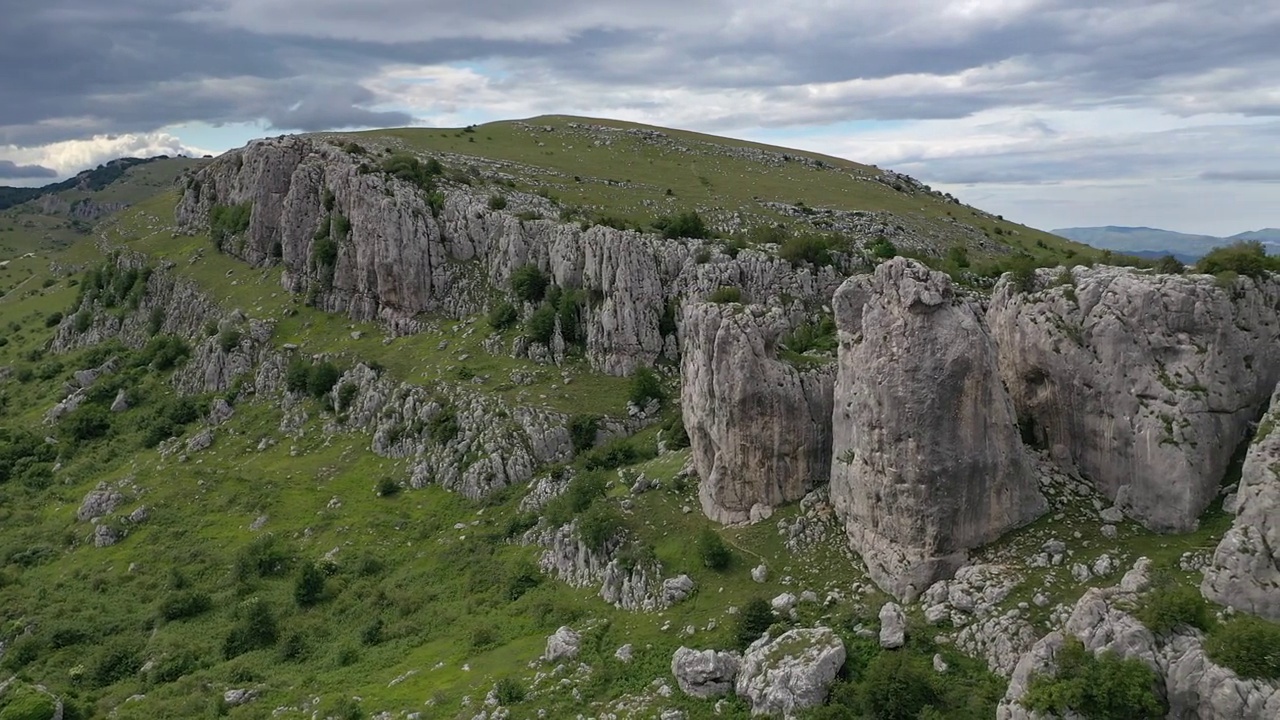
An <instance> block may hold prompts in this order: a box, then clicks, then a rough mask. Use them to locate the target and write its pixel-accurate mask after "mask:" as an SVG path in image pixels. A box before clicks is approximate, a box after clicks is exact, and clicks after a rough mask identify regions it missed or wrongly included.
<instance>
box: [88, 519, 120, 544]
mask: <svg viewBox="0 0 1280 720" xmlns="http://www.w3.org/2000/svg"><path fill="white" fill-rule="evenodd" d="M118 542H120V533H118V532H116V531H115V528H112V527H111V526H110V525H107V524H106V523H102V524H100V525H98V526H97V527H95V528H94V529H93V546H94V547H100V548H104V547H111V546H112V545H115V544H116V543H118Z"/></svg>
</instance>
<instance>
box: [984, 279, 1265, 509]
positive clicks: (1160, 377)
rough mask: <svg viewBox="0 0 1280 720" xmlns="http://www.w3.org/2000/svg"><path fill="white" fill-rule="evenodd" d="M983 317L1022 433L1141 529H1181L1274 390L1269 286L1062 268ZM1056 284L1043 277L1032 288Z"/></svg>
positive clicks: (1014, 291)
mask: <svg viewBox="0 0 1280 720" xmlns="http://www.w3.org/2000/svg"><path fill="white" fill-rule="evenodd" d="M1072 273H1073V281H1072V284H1070V285H1066V284H1058V285H1055V286H1053V287H1047V288H1045V289H1042V290H1038V291H1034V292H1030V293H1027V292H1021V291H1020V290H1019V289H1018V288H1017V287H1015V285H1014V284H1013V283H1012V282H1011V281H1010V280H1008V279H1005V280H1002V281H1001V282H1000V283H999V284H998V285H997V286H996V290H995V293H994V296H993V297H992V299H991V306H990V309H989V311H988V314H987V319H988V322H989V323H990V325H991V332H992V336H993V337H994V338H995V341H996V344H997V346H998V347H999V354H1000V372H1001V375H1002V377H1003V378H1004V382H1005V385H1006V386H1008V388H1009V392H1010V394H1011V395H1012V396H1013V401H1014V405H1015V407H1016V408H1017V412H1018V417H1019V419H1020V420H1021V422H1022V423H1023V426H1024V428H1026V429H1027V430H1028V431H1029V432H1032V433H1034V434H1035V436H1036V437H1037V438H1038V440H1039V441H1040V442H1042V443H1044V444H1045V445H1046V446H1047V447H1048V449H1049V450H1050V452H1051V453H1052V454H1053V456H1054V458H1055V459H1056V460H1057V461H1059V462H1061V463H1063V464H1065V465H1068V466H1070V465H1074V466H1075V468H1077V469H1078V470H1079V472H1080V474H1082V475H1083V476H1085V477H1087V478H1089V479H1090V480H1092V481H1093V482H1094V483H1095V484H1096V485H1097V487H1098V489H1099V491H1100V492H1102V493H1103V494H1104V495H1106V496H1107V497H1109V498H1112V499H1113V500H1115V501H1116V503H1117V505H1119V506H1120V507H1121V509H1122V510H1124V512H1125V513H1126V514H1128V515H1130V516H1131V517H1133V518H1134V519H1136V520H1138V521H1140V522H1141V523H1143V524H1144V525H1146V526H1147V527H1148V528H1151V529H1154V530H1160V531H1174V532H1186V531H1189V530H1191V529H1193V528H1194V527H1195V525H1196V518H1198V517H1199V516H1200V514H1201V513H1202V512H1203V511H1204V509H1205V508H1206V507H1208V505H1209V503H1210V501H1211V500H1212V499H1213V497H1214V495H1215V493H1216V491H1217V487H1218V484H1219V482H1220V481H1221V479H1222V476H1223V473H1224V472H1225V470H1226V468H1227V465H1228V464H1229V463H1230V459H1231V456H1232V453H1233V452H1234V451H1235V449H1236V447H1237V446H1238V445H1239V444H1240V442H1241V441H1242V440H1243V439H1244V438H1245V435H1246V433H1247V428H1248V425H1249V423H1250V422H1252V421H1254V420H1256V419H1257V418H1258V415H1259V414H1260V413H1261V411H1262V408H1263V406H1264V404H1265V403H1266V401H1267V398H1268V397H1269V396H1270V394H1271V391H1272V390H1273V389H1274V388H1275V385H1276V382H1277V380H1280V353H1277V352H1276V351H1275V348H1276V342H1277V339H1278V338H1280V326H1278V324H1277V319H1276V306H1277V299H1278V298H1280V285H1278V284H1277V281H1276V280H1275V279H1270V280H1264V281H1254V280H1251V279H1249V278H1241V279H1239V280H1237V281H1236V282H1235V285H1234V287H1232V288H1223V287H1220V286H1219V285H1218V284H1217V283H1216V282H1215V280H1214V278H1212V277H1209V276H1207V275H1191V276H1181V275H1154V274H1150V273H1148V272H1141V271H1136V270H1132V269H1128V268H1112V267H1096V268H1075V269H1073V270H1072ZM1053 277H1058V276H1057V275H1055V272H1054V271H1050V270H1042V271H1040V273H1039V275H1038V276H1037V283H1038V287H1044V286H1046V285H1049V284H1051V281H1050V278H1053Z"/></svg>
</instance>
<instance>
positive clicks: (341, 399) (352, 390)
mask: <svg viewBox="0 0 1280 720" xmlns="http://www.w3.org/2000/svg"><path fill="white" fill-rule="evenodd" d="M358 392H360V387H359V386H358V385H356V384H355V383H342V385H341V386H340V387H338V404H337V405H336V408H337V410H338V411H339V412H342V411H344V410H346V409H348V408H350V407H351V402H352V401H353V400H355V399H356V393H358Z"/></svg>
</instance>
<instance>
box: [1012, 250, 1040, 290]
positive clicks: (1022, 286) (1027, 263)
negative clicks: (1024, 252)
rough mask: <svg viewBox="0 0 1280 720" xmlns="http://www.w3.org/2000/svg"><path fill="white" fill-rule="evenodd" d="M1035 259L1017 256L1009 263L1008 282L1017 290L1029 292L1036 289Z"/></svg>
mask: <svg viewBox="0 0 1280 720" xmlns="http://www.w3.org/2000/svg"><path fill="white" fill-rule="evenodd" d="M1036 269H1037V265H1036V262H1035V260H1033V259H1032V258H1030V257H1018V258H1014V260H1013V261H1012V262H1011V263H1010V264H1009V273H1010V282H1011V283H1012V284H1013V287H1014V288H1016V289H1017V290H1018V292H1024V293H1029V292H1033V291H1034V290H1035V289H1036Z"/></svg>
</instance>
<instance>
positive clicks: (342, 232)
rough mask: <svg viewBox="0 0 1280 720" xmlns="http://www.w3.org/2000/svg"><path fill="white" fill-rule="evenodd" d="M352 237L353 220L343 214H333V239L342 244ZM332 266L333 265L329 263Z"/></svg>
mask: <svg viewBox="0 0 1280 720" xmlns="http://www.w3.org/2000/svg"><path fill="white" fill-rule="evenodd" d="M350 235H351V220H350V219H348V218H347V216H346V215H343V214H342V213H334V214H333V237H334V239H335V240H337V241H338V242H342V241H343V240H345V239H347V237H349V236H350ZM329 264H330V265H332V263H329Z"/></svg>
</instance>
